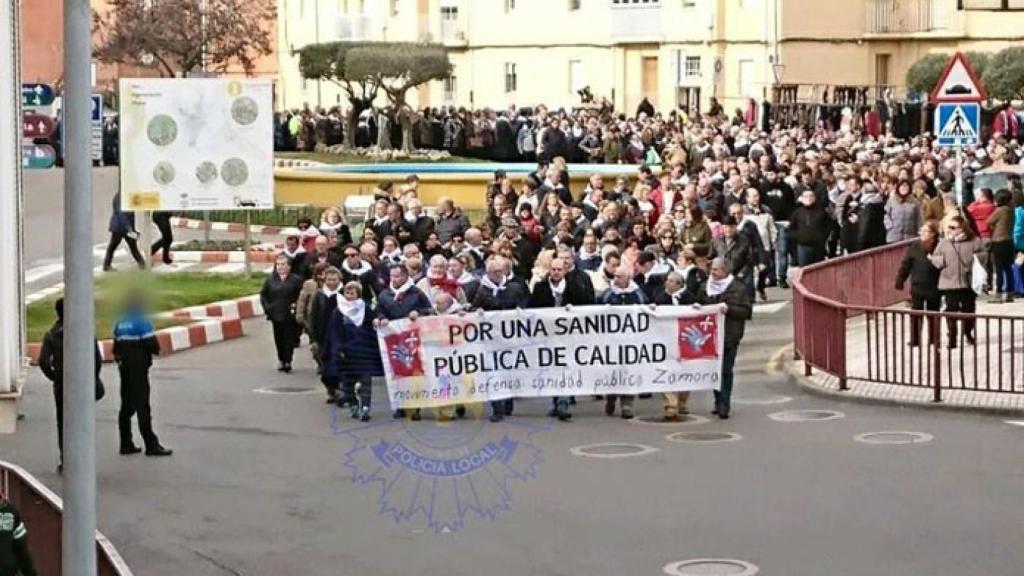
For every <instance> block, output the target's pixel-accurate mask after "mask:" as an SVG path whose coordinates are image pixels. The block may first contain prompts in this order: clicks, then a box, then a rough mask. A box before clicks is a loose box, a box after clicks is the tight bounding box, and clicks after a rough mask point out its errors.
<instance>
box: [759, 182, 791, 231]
mask: <svg viewBox="0 0 1024 576" xmlns="http://www.w3.org/2000/svg"><path fill="white" fill-rule="evenodd" d="M760 189H761V200H762V202H763V203H764V205H765V206H767V207H768V208H769V209H770V210H771V211H772V215H773V216H775V221H776V222H788V221H789V219H790V218H791V217H792V215H793V210H796V195H794V194H793V188H792V187H790V185H789V184H787V183H786V182H785V181H783V180H776V181H774V182H769V181H768V180H764V181H762V182H761V186H760Z"/></svg>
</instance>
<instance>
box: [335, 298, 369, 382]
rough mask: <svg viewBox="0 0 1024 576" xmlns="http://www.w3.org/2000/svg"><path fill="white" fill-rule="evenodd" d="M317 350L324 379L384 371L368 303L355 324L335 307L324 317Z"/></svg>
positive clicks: (360, 375)
mask: <svg viewBox="0 0 1024 576" xmlns="http://www.w3.org/2000/svg"><path fill="white" fill-rule="evenodd" d="M321 350H322V351H323V355H322V358H321V359H322V361H323V377H324V379H326V380H328V381H331V380H333V381H342V380H345V379H347V378H356V377H364V376H383V375H384V366H383V364H382V363H381V359H380V347H379V345H378V341H377V331H376V330H375V329H374V327H373V310H371V309H370V308H369V306H367V309H366V314H365V315H364V316H363V323H362V324H361V325H359V326H356V325H355V324H353V323H352V320H351V319H350V318H348V317H347V316H345V315H344V314H342V313H341V312H340V311H339V310H338V309H337V307H335V308H334V311H333V312H331V316H330V318H329V319H328V321H327V326H326V329H325V334H324V343H323V346H322V347H321Z"/></svg>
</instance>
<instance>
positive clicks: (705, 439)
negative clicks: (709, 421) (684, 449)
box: [665, 432, 743, 444]
mask: <svg viewBox="0 0 1024 576" xmlns="http://www.w3.org/2000/svg"><path fill="white" fill-rule="evenodd" d="M742 438H743V436H740V435H739V434H734V433H732V432H676V433H675V434H669V435H668V436H665V439H666V440H668V441H669V442H687V443H689V442H694V443H696V442H701V443H705V444H707V443H711V442H735V441H737V440H740V439H742Z"/></svg>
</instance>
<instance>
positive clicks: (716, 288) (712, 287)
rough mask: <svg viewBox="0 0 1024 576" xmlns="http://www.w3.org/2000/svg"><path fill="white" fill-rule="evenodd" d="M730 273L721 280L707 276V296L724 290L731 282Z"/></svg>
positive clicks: (715, 294) (716, 294)
mask: <svg viewBox="0 0 1024 576" xmlns="http://www.w3.org/2000/svg"><path fill="white" fill-rule="evenodd" d="M732 280H733V278H732V274H729V275H728V276H726V277H725V278H722V279H721V280H715V279H714V278H711V277H708V287H707V291H708V296H718V295H719V294H721V293H722V292H725V290H726V289H727V288H729V285H730V284H732Z"/></svg>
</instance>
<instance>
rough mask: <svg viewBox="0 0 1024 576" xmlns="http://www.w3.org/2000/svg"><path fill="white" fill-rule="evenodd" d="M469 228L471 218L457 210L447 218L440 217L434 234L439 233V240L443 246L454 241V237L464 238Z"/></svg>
mask: <svg viewBox="0 0 1024 576" xmlns="http://www.w3.org/2000/svg"><path fill="white" fill-rule="evenodd" d="M469 227H470V224H469V218H467V217H466V215H465V214H463V213H462V212H460V211H459V210H456V211H454V212H452V213H451V214H449V215H447V216H441V215H438V216H437V223H436V224H435V225H434V232H437V238H438V240H440V241H441V243H442V244H447V243H448V242H451V241H452V237H453V236H464V235H465V234H466V230H469Z"/></svg>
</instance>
